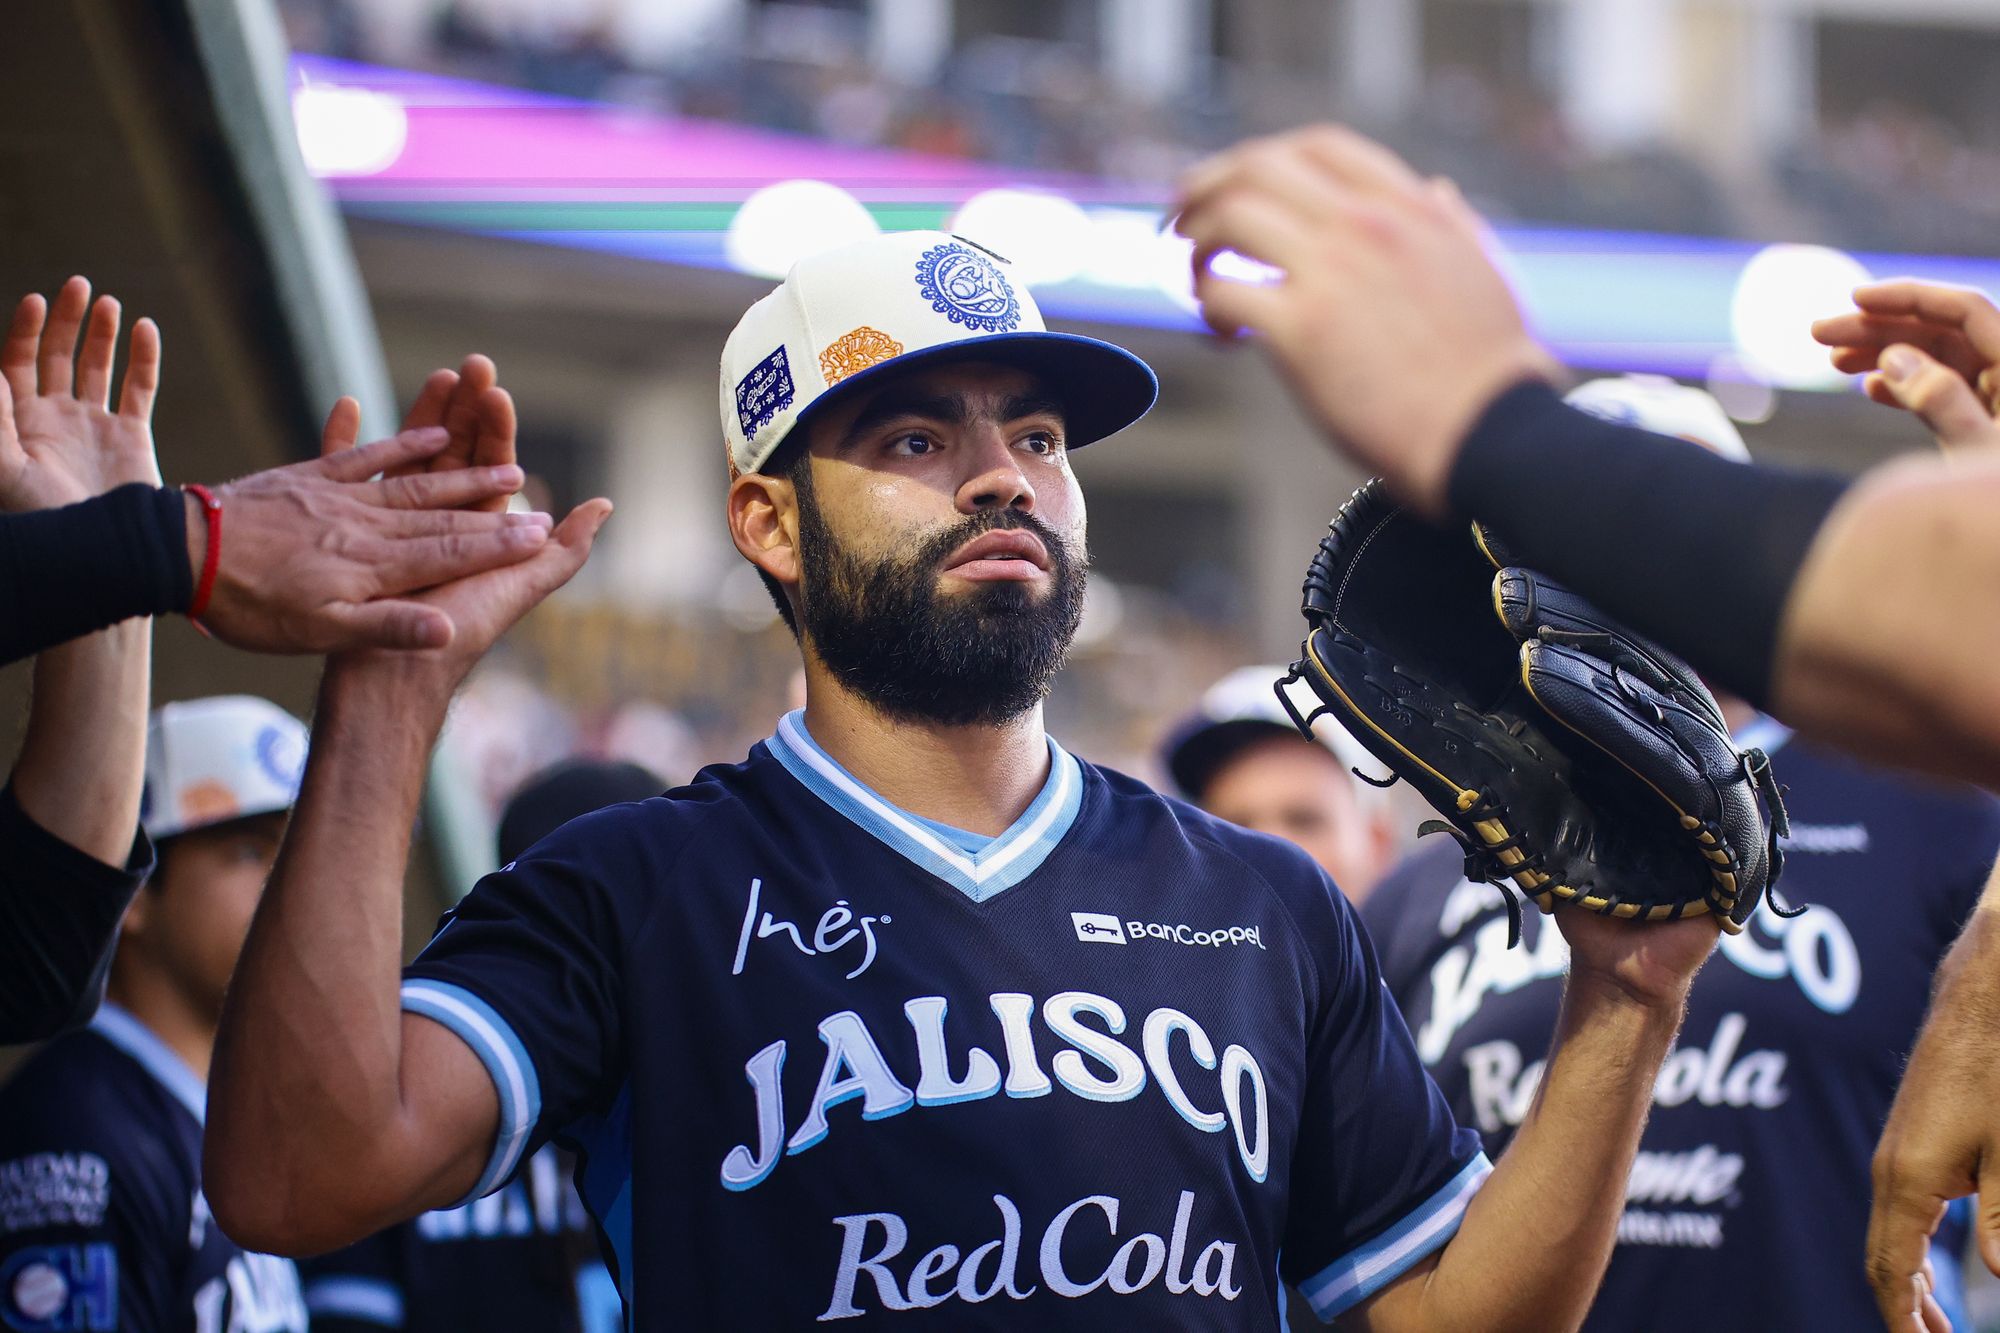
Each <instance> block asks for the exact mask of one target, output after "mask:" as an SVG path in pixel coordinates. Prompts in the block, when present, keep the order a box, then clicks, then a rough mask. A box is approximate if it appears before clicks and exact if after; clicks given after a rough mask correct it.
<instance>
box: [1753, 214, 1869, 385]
mask: <svg viewBox="0 0 2000 1333" xmlns="http://www.w3.org/2000/svg"><path fill="white" fill-rule="evenodd" d="M1867 281H1869V273H1868V270H1867V268H1866V267H1864V266H1863V265H1862V263H1861V261H1860V260H1858V259H1856V258H1855V257H1854V256H1852V255H1850V254H1847V253H1846V252H1844V251H1841V250H1834V249H1831V248H1829V247H1827V246H1824V245H1789V244H1786V245H1770V246H1766V247H1764V248H1763V249H1762V250H1759V251H1758V252H1757V253H1756V254H1754V255H1752V256H1751V257H1750V262H1749V263H1747V264H1745V265H1744V266H1743V273H1742V275H1741V276H1740V277H1738V278H1737V280H1736V292H1735V295H1734V296H1733V297H1732V298H1731V300H1730V303H1729V327H1730V332H1731V333H1732V334H1733V335H1734V337H1735V339H1736V350H1737V351H1738V352H1739V353H1741V354H1742V358H1743V364H1744V367H1745V369H1747V370H1749V371H1750V373H1751V374H1753V375H1755V376H1756V377H1757V378H1759V379H1762V380H1764V381H1766V382H1767V383H1770V384H1774V385H1777V386H1778V387H1779V388H1783V389H1828V388H1835V387H1838V386H1839V385H1842V384H1845V383H1846V382H1847V379H1848V377H1847V376H1845V375H1843V374H1841V373H1840V372H1839V371H1837V370H1835V369H1834V368H1833V366H1832V364H1831V363H1829V362H1828V360H1827V349H1826V348H1824V347H1822V346H1821V345H1820V344H1819V343H1817V342H1814V341H1813V336H1812V323H1813V321H1814V320H1816V319H1824V318H1825V317H1826V316H1828V315H1837V314H1839V313H1841V312H1842V311H1844V310H1852V309H1853V308H1854V296H1853V294H1854V289H1855V288H1856V287H1859V286H1860V285H1861V284H1863V283H1865V282H1867Z"/></svg>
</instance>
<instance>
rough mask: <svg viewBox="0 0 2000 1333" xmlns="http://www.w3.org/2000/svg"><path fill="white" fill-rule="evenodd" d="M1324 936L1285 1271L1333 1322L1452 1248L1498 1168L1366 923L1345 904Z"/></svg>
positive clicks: (1336, 902)
mask: <svg viewBox="0 0 2000 1333" xmlns="http://www.w3.org/2000/svg"><path fill="white" fill-rule="evenodd" d="M1314 933H1315V934H1316V935H1317V936H1319V938H1315V939H1314V940H1313V941H1312V947H1313V949H1314V952H1315V953H1316V954H1317V956H1318V961H1319V965H1320V969H1321V973H1322V978H1323V980H1322V987H1323V991H1324V994H1323V996H1322V998H1321V1004H1320V1008H1319V1012H1318V1014H1317V1016H1316V1019H1315V1024H1314V1031H1313V1034H1312V1037H1311V1044H1310V1046H1309V1048H1308V1054H1307V1060H1308V1069H1307V1082H1306V1089H1305V1100H1304V1105H1303V1109H1302V1113H1301V1123H1300V1129H1299V1146H1298V1151H1297V1154H1296V1156H1295V1158H1294V1161H1293V1167H1292V1179H1291V1208H1290V1216H1289V1218H1288V1219H1287V1223H1286V1232H1285V1243H1284V1258H1283V1263H1282V1268H1283V1276H1284V1278H1285V1280H1286V1281H1287V1282H1289V1283H1291V1284H1292V1285H1294V1286H1296V1287H1297V1288H1298V1290H1299V1292H1300V1293H1301V1294H1302V1295H1303V1296H1304V1297H1305V1298H1306V1300H1307V1301H1308V1302H1310V1303H1311V1305H1312V1308H1313V1312H1314V1313H1315V1314H1317V1315H1318V1316H1319V1317H1320V1318H1321V1319H1323V1320H1326V1321H1328V1322H1331V1321H1332V1320H1333V1319H1335V1318H1336V1317H1338V1316H1339V1315H1341V1314H1342V1313H1344V1312H1346V1311H1348V1310H1351V1309H1353V1308H1354V1307H1355V1306H1357V1305H1359V1304H1361V1303H1362V1302H1364V1301H1366V1300H1368V1299H1369V1298H1370V1297H1372V1296H1374V1295H1375V1294H1376V1293H1377V1292H1379V1291H1381V1290H1382V1289H1383V1288H1384V1287H1386V1286H1388V1285H1389V1284H1390V1283H1392V1282H1393V1281H1395V1280H1396V1279H1397V1278H1398V1277H1400V1276H1402V1275H1403V1274H1404V1273H1406V1272H1408V1271H1409V1270H1410V1268H1411V1267H1413V1266H1414V1265H1415V1264H1417V1263H1418V1262H1420V1261H1421V1260H1423V1259H1424V1258H1425V1257H1426V1256H1428V1255H1430V1254H1432V1253H1434V1252H1436V1251H1437V1250H1438V1249H1440V1248H1442V1247H1443V1245H1444V1244H1445V1242H1447V1241H1448V1240H1450V1239H1451V1237H1452V1235H1453V1233H1455V1232H1456V1231H1457V1230H1458V1226H1459V1223H1460V1221H1461V1220H1463V1218H1464V1216H1465V1210H1466V1207H1467V1205H1468V1204H1470V1202H1471V1200H1472V1196H1473V1195H1474V1194H1475V1193H1477V1192H1478V1190H1479V1187H1480V1185H1481V1184H1482V1183H1483V1182H1484V1181H1485V1179H1486V1177H1487V1175H1488V1174H1489V1173H1490V1172H1491V1171H1492V1165H1491V1164H1490V1163H1489V1162H1488V1161H1487V1160H1486V1156H1485V1154H1484V1153H1483V1152H1481V1151H1480V1147H1479V1138H1478V1136H1477V1135H1476V1134H1474V1133H1473V1132H1472V1131H1470V1130H1466V1129H1460V1128H1459V1127H1458V1125H1457V1124H1456V1122H1454V1120H1453V1119H1452V1114H1451V1110H1450V1108H1449V1107H1448V1106H1447V1105H1446V1104H1445V1099H1444V1095H1443V1094H1442V1093H1441V1092H1439V1091H1438V1088H1437V1085H1436V1084H1435V1083H1433V1082H1432V1081H1431V1077H1430V1074H1429V1073H1428V1072H1427V1071H1426V1070H1425V1069H1424V1067H1423V1063H1422V1061H1420V1060H1419V1059H1418V1058H1417V1050H1416V1044H1415V1042H1414V1041H1412V1039H1411V1037H1410V1031H1409V1028H1408V1027H1407V1026H1405V1024H1404V1022H1403V1018H1402V1015H1401V1013H1400V1012H1399V1011H1398V1010H1397V1008H1396V1005H1395V1002H1394V1001H1393V1000H1392V999H1391V998H1390V996H1389V992H1388V989H1387V988H1386V986H1385V985H1384V983H1383V979H1382V972H1381V968H1380V966H1379V965H1378V963H1377V961H1376V958H1375V951H1374V948H1373V946H1371V945H1370V944H1369V942H1368V938H1367V936H1366V933H1365V932H1364V931H1363V930H1362V928H1361V925H1360V922H1359V920H1358V919H1357V917H1356V915H1355V913H1354V910H1353V909H1352V908H1351V907H1349V906H1348V904H1347V902H1346V901H1345V900H1344V899H1341V898H1339V897H1338V896H1337V895H1336V896H1335V897H1334V899H1333V902H1332V915H1331V919H1330V920H1328V921H1327V922H1325V923H1324V925H1323V928H1321V929H1319V930H1317V931H1315V932H1314Z"/></svg>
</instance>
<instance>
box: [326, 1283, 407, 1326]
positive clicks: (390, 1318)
mask: <svg viewBox="0 0 2000 1333" xmlns="http://www.w3.org/2000/svg"><path fill="white" fill-rule="evenodd" d="M306 1313H307V1314H309V1315H311V1316H312V1317H313V1318H315V1319H354V1320H358V1321H359V1322H361V1323H364V1324H380V1325H381V1326H382V1327H383V1328H401V1327H402V1326H403V1289H402V1288H401V1287H398V1286H397V1285H396V1284H395V1283H393V1282H389V1281H386V1280H384V1279H382V1278H374V1277H322V1278H315V1279H313V1280H312V1281H310V1282H308V1283H306Z"/></svg>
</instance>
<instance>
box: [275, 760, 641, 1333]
mask: <svg viewBox="0 0 2000 1333" xmlns="http://www.w3.org/2000/svg"><path fill="white" fill-rule="evenodd" d="M665 786H666V784H665V783H664V782H662V781H660V779H659V778H658V777H656V776H655V775H654V774H652V773H650V772H648V771H647V770H645V769H643V768H641V767H639V766H638V765H637V764H624V763H611V762H607V761H598V760H579V761H576V762H573V763H566V764H561V765H558V766H557V767H555V768H552V769H550V770H548V771H546V772H544V773H541V774H538V775H536V776H535V777H534V778H532V779H530V780H529V782H528V783H527V785H526V786H524V787H522V788H521V790H520V791H518V792H516V793H515V794H514V796H513V798H512V799H511V800H509V801H508V802H507V808H506V809H505V810H504V811H502V812H501V815H500V828H499V832H498V834H497V835H496V837H495V839H494V841H495V842H496V843H497V844H498V850H499V853H500V862H501V863H502V864H505V863H507V862H509V861H513V860H515V859H516V858H517V857H519V856H520V855H521V854H522V853H523V852H525V851H527V850H528V848H530V847H532V846H533V845H534V844H536V843H538V842H540V841H541V840H542V839H543V838H545V837H547V836H548V835H549V834H551V833H553V832H555V831H556V830H557V829H558V828H561V827H562V826H563V825H564V824H567V823H568V822H569V821H570V820H572V819H575V818H578V817H579V816H582V815H587V814H589V813H590V812H591V811H593V810H601V809H603V808H604V807H606V806H609V805H617V804H620V803H622V802H625V801H643V800H645V799H646V798H647V797H650V796H657V795H659V793H660V792H661V790H662V789H663V788H664V787H665ZM572 1174H573V1163H572V1161H571V1160H570V1158H569V1157H568V1155H567V1154H564V1153H561V1152H558V1151H557V1149H556V1148H555V1146H554V1145H553V1144H551V1145H547V1146H544V1147H543V1148H542V1149H541V1150H540V1151H538V1152H536V1153H535V1154H534V1155H533V1156H531V1157H529V1158H528V1160H527V1162H526V1164H525V1165H524V1166H523V1168H522V1169H521V1171H520V1172H519V1173H518V1174H517V1175H516V1176H515V1177H514V1179H513V1180H511V1181H509V1182H508V1183H507V1185H506V1187H505V1188H503V1189H501V1190H499V1191H498V1192H497V1193H493V1194H489V1195H487V1196H486V1197H485V1198H483V1199H479V1200H477V1201H475V1202H473V1203H470V1204H466V1205H464V1206H463V1207H459V1208H449V1209H440V1210H438V1211H435V1212H429V1213H425V1214H424V1215H423V1216H421V1217H418V1218H415V1219H413V1220H412V1221H409V1222H404V1223H401V1224H399V1225H397V1226H393V1227H390V1228H388V1229H387V1230H384V1231H380V1232H377V1233H376V1234H375V1235H373V1236H370V1237H369V1238H368V1239H366V1240H364V1241H362V1242H361V1243H360V1244H358V1245H350V1246H348V1247H347V1248H346V1249H344V1250H336V1251H335V1252H334V1253H332V1254H328V1255H322V1256H320V1257H318V1258H314V1259H309V1260H306V1261H305V1262H304V1263H302V1264H301V1265H300V1267H301V1269H303V1271H304V1274H305V1293H306V1309H307V1310H308V1311H309V1312H310V1313H311V1315H312V1322H313V1329H314V1333H371V1331H372V1330H379V1329H401V1330H404V1333H455V1331H456V1330H459V1329H467V1328H475V1329H503V1328H522V1329H534V1330H536V1331H537V1333H615V1331H616V1330H617V1329H618V1328H619V1327H620V1326H621V1324H622V1322H623V1320H622V1317H621V1314H620V1309H619V1300H618V1290H617V1287H616V1286H615V1285H614V1284H613V1283H612V1281H611V1275H610V1273H609V1272H607V1271H606V1269H605V1267H604V1260H603V1258H602V1257H601V1256H600V1255H599V1253H598V1249H597V1232H596V1229H595V1227H593V1226H592V1224H591V1222H590V1219H589V1216H588V1215H587V1214H586V1213H585V1212H584V1209H583V1201H582V1200H580V1199H579V1198H577V1195H576V1189H575V1187H574V1185H573V1184H572V1183H571V1177H572Z"/></svg>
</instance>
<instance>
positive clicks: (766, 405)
mask: <svg viewBox="0 0 2000 1333" xmlns="http://www.w3.org/2000/svg"><path fill="white" fill-rule="evenodd" d="M795 396H796V391H795V390H794V389H793V388H792V363H791V361H790V360H789V359H787V358H786V356H785V349H784V346H783V345H782V344H780V345H779V347H778V350H777V351H775V352H773V353H771V354H770V355H769V356H767V357H765V358H764V359H763V360H762V361H759V362H758V363H757V364H756V365H754V366H752V367H751V368H750V373H749V374H748V375H745V376H744V377H743V378H742V379H740V380H738V381H737V383H736V419H737V421H738V422H740V423H741V424H742V426H743V438H744V439H746V440H753V439H755V438H756V437H757V432H758V431H760V430H762V429H764V427H766V426H768V425H770V424H771V422H772V421H774V420H775V419H776V418H777V415H778V413H780V412H782V411H784V410H785V409H786V408H788V407H790V406H791V405H792V399H793V398H794V397H795Z"/></svg>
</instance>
